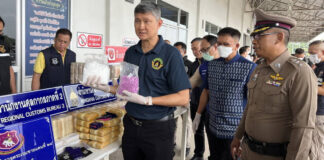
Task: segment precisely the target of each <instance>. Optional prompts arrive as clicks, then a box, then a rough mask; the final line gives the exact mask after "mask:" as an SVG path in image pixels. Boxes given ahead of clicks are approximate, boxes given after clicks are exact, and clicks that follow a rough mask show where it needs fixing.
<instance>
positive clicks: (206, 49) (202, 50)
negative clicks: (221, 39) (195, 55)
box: [199, 45, 213, 53]
mask: <svg viewBox="0 0 324 160" xmlns="http://www.w3.org/2000/svg"><path fill="white" fill-rule="evenodd" d="M212 46H213V45H210V46H209V47H207V48H202V49H201V50H200V51H199V52H200V53H206V52H208V51H209V49H210V47H212Z"/></svg>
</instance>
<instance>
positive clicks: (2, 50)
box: [0, 45, 6, 53]
mask: <svg viewBox="0 0 324 160" xmlns="http://www.w3.org/2000/svg"><path fill="white" fill-rule="evenodd" d="M0 52H1V53H5V52H6V49H5V48H4V45H0Z"/></svg>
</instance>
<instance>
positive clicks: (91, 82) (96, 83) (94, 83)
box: [81, 76, 110, 92]
mask: <svg viewBox="0 0 324 160" xmlns="http://www.w3.org/2000/svg"><path fill="white" fill-rule="evenodd" d="M81 84H82V85H84V86H89V87H92V88H94V89H98V90H102V91H104V92H110V87H109V85H108V84H100V77H99V76H89V77H88V78H87V81H86V82H82V83H81Z"/></svg>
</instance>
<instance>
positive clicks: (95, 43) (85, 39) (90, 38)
mask: <svg viewBox="0 0 324 160" xmlns="http://www.w3.org/2000/svg"><path fill="white" fill-rule="evenodd" d="M77 47H78V48H102V35H101V34H93V33H82V32H78V45H77Z"/></svg>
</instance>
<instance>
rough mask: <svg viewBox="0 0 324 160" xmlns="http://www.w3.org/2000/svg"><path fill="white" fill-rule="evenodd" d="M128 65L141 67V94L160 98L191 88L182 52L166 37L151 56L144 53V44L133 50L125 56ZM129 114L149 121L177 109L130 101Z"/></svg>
mask: <svg viewBox="0 0 324 160" xmlns="http://www.w3.org/2000/svg"><path fill="white" fill-rule="evenodd" d="M124 61H125V62H128V63H131V64H134V65H137V66H139V70H138V76H139V94H140V95H142V96H152V97H159V96H164V95H168V94H173V93H177V92H179V91H181V90H185V89H189V88H190V83H189V79H188V76H187V74H186V71H185V68H184V65H183V60H182V57H181V54H180V53H179V51H178V50H177V49H176V48H175V47H173V46H171V45H169V44H167V43H165V42H164V41H163V38H162V36H159V41H158V43H157V44H156V46H155V47H154V49H152V50H151V51H149V52H148V53H143V51H142V48H141V41H139V42H138V44H136V45H134V46H132V47H130V48H129V49H128V50H127V51H126V54H125V58H124ZM125 108H126V111H127V114H130V115H131V116H133V117H135V118H138V119H145V120H152V119H160V118H162V117H164V116H166V115H169V114H171V113H172V112H173V111H174V110H175V108H174V107H166V106H158V105H153V106H146V105H140V104H136V103H131V102H128V103H127V104H126V106H125Z"/></svg>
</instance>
